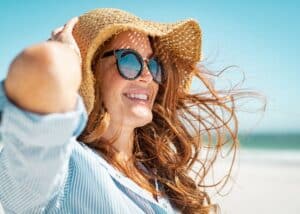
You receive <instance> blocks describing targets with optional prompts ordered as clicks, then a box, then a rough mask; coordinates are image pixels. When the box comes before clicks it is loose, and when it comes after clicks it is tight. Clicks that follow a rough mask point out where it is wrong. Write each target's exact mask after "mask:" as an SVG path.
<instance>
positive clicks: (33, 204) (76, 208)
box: [0, 80, 179, 214]
mask: <svg viewBox="0 0 300 214" xmlns="http://www.w3.org/2000/svg"><path fill="white" fill-rule="evenodd" d="M3 83H4V81H3V80H2V81H1V82H0V116H1V117H0V119H1V121H0V137H1V144H2V145H0V147H1V146H2V149H0V202H1V204H2V207H3V210H4V211H5V213H30V214H33V213H60V214H61V213H84V214H89V213H105V214H107V213H115V214H126V213H130V214H139V213H149V214H150V213H179V211H178V210H176V209H173V208H172V206H171V204H170V202H169V200H168V199H167V198H164V197H159V198H158V200H157V201H156V200H155V199H154V198H153V197H152V195H151V194H150V193H149V192H147V191H146V190H144V189H142V188H141V187H140V186H138V185H137V184H136V183H135V182H133V181H132V180H131V179H129V178H128V177H125V176H124V175H123V174H122V173H120V171H118V170H116V169H115V168H114V167H113V166H112V165H110V164H109V163H108V162H107V161H106V160H105V159H104V158H103V157H101V156H100V155H99V154H98V153H96V152H95V151H93V150H92V149H90V148H89V147H87V146H86V145H85V144H83V143H82V142H78V141H77V140H76V138H77V137H78V136H79V135H80V133H81V132H82V130H83V129H84V126H85V125H86V122H87V113H86V110H85V107H84V104H83V100H82V98H81V97H80V96H79V95H78V99H77V105H76V109H74V110H73V111H69V112H66V113H51V114H47V115H39V114H36V113H32V112H28V111H25V110H23V109H21V108H19V107H18V106H16V105H15V104H14V103H12V102H11V101H10V100H9V99H8V98H7V97H6V94H5V92H4V88H3ZM0 207H1V206H0Z"/></svg>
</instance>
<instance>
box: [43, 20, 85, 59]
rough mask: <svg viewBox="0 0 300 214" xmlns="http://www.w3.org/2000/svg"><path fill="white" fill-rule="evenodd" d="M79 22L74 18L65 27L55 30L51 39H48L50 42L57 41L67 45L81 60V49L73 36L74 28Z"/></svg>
mask: <svg viewBox="0 0 300 214" xmlns="http://www.w3.org/2000/svg"><path fill="white" fill-rule="evenodd" d="M78 20H79V19H78V17H74V18H72V19H70V20H69V21H68V22H67V23H66V24H65V25H64V26H61V27H58V28H56V29H55V30H53V31H52V33H51V38H50V39H48V41H57V42H62V43H64V44H67V45H68V46H69V47H71V48H72V49H73V50H74V51H75V52H76V53H77V54H78V56H79V58H80V59H81V54H80V50H79V47H78V46H77V43H76V41H75V39H74V37H73V35H72V31H73V28H74V26H75V24H76V23H77V22H78Z"/></svg>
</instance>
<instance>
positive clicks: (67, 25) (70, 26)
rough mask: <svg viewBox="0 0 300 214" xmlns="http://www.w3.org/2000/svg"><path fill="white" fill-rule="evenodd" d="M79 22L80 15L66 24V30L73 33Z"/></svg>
mask: <svg viewBox="0 0 300 214" xmlns="http://www.w3.org/2000/svg"><path fill="white" fill-rule="evenodd" d="M77 22H78V17H73V18H72V19H70V20H69V21H68V22H67V24H65V26H64V28H65V29H64V30H65V31H66V32H68V33H72V30H73V28H74V26H75V24H76V23H77Z"/></svg>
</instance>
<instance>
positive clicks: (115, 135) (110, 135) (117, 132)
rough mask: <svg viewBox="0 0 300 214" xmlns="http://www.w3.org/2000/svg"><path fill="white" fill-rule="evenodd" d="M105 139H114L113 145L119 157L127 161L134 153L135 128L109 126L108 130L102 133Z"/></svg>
mask: <svg viewBox="0 0 300 214" xmlns="http://www.w3.org/2000/svg"><path fill="white" fill-rule="evenodd" d="M102 137H103V138H104V139H105V140H108V141H110V140H113V147H114V148H115V149H116V150H117V154H116V155H117V159H118V160H120V161H127V160H129V159H130V158H131V156H132V153H133V143H134V129H133V128H125V127H122V128H117V127H113V126H109V127H108V129H107V131H106V132H105V133H104V134H103V135H102Z"/></svg>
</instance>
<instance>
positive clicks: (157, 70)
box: [101, 49, 164, 84]
mask: <svg viewBox="0 0 300 214" xmlns="http://www.w3.org/2000/svg"><path fill="white" fill-rule="evenodd" d="M109 56H115V58H116V61H117V69H118V72H119V74H120V75H121V76H122V77H123V78H125V79H126V80H134V79H136V78H138V77H139V76H140V75H141V74H142V72H143V68H144V61H145V62H146V63H147V66H148V69H149V71H150V73H151V75H152V77H153V80H154V81H155V82H156V83H158V84H162V83H163V80H164V75H163V69H162V66H161V64H160V63H159V61H158V60H157V58H155V57H152V58H150V59H146V60H144V59H143V57H142V56H141V55H140V54H139V53H138V52H137V51H135V50H133V49H117V50H111V51H108V52H105V53H104V54H103V55H102V57H101V58H105V57H109Z"/></svg>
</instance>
